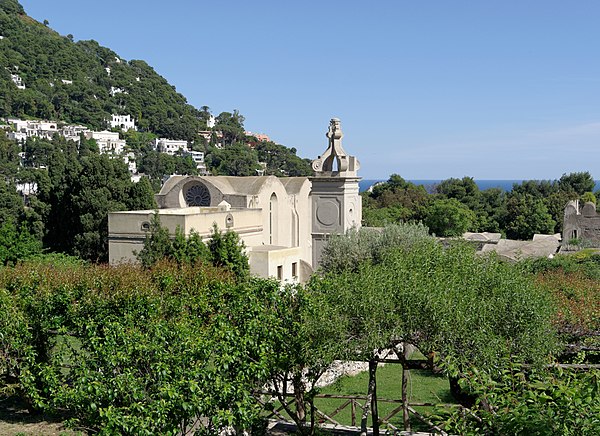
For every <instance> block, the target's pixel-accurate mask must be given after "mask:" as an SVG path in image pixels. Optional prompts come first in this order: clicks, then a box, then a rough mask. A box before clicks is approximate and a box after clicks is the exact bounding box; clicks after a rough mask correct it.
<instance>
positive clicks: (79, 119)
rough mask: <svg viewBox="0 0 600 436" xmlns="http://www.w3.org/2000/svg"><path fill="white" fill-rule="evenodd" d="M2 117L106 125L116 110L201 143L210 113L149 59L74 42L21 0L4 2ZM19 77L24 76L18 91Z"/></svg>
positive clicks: (0, 11)
mask: <svg viewBox="0 0 600 436" xmlns="http://www.w3.org/2000/svg"><path fill="white" fill-rule="evenodd" d="M0 36H1V37H2V38H1V39H0V65H1V66H2V68H0V116H2V117H7V116H14V117H33V118H41V119H57V120H61V121H65V122H67V123H77V124H85V125H89V126H90V127H92V128H95V129H100V128H103V127H105V120H106V119H110V115H111V114H130V115H133V116H134V117H135V119H136V123H137V125H138V128H139V129H141V130H146V131H151V132H153V133H155V134H157V135H159V136H164V137H168V138H172V139H187V140H193V139H194V138H195V136H196V134H197V132H198V130H204V128H205V127H206V117H207V116H208V112H207V111H199V110H198V109H196V108H194V107H193V106H192V105H190V104H188V103H187V101H186V99H185V97H184V96H183V95H181V94H179V93H178V92H176V90H175V88H174V87H173V86H171V85H170V84H169V83H168V82H167V81H166V80H165V79H164V78H163V77H161V76H160V75H159V74H157V73H156V72H155V71H154V69H153V68H152V67H151V66H149V65H148V64H147V63H146V62H144V61H141V60H131V61H126V60H124V59H121V58H120V57H119V55H118V54H117V53H115V52H113V51H112V50H110V49H108V48H106V47H102V46H100V45H99V44H98V43H97V42H96V41H93V40H92V41H78V42H74V41H73V36H72V35H67V36H61V35H59V34H58V33H57V32H55V31H54V30H52V29H51V28H50V27H49V26H48V23H47V22H44V23H40V22H38V21H36V20H34V19H33V18H31V17H29V16H27V15H26V13H25V11H24V9H23V7H22V6H21V5H20V4H19V3H18V1H17V0H0ZM11 75H17V76H19V77H20V78H21V79H22V81H23V84H24V85H25V89H18V88H17V86H16V85H15V83H14V82H13V80H12V77H11Z"/></svg>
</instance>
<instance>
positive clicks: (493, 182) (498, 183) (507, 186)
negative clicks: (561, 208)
mask: <svg viewBox="0 0 600 436" xmlns="http://www.w3.org/2000/svg"><path fill="white" fill-rule="evenodd" d="M387 180H388V179H363V180H361V181H359V182H358V186H359V192H364V191H366V190H368V189H369V188H370V187H371V186H373V185H374V184H376V183H379V182H386V181H387ZM443 180H447V179H407V182H411V183H414V184H415V185H421V186H424V187H425V189H426V190H427V192H429V193H431V192H432V191H433V189H434V188H435V186H436V185H438V184H439V183H440V182H442V181H443ZM526 180H538V179H505V180H502V179H489V180H487V179H475V180H474V181H475V184H476V185H477V187H478V188H479V189H480V190H481V191H485V190H486V189H491V188H500V189H502V190H503V191H505V192H509V191H511V190H512V188H513V185H514V184H515V183H517V184H521V183H523V182H524V181H526ZM544 180H545V179H544ZM595 182H596V186H595V187H594V192H595V191H598V190H600V180H595Z"/></svg>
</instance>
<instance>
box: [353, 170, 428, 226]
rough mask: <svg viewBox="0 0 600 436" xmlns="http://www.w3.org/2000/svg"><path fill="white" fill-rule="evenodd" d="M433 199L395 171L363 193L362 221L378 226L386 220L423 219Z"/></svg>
mask: <svg viewBox="0 0 600 436" xmlns="http://www.w3.org/2000/svg"><path fill="white" fill-rule="evenodd" d="M430 201H431V200H430V196H429V195H428V194H427V191H426V190H425V188H424V187H423V186H417V185H415V184H413V183H410V182H407V181H405V180H404V179H403V178H402V177H400V176H399V175H398V174H392V175H391V176H390V178H389V180H388V181H387V182H384V183H379V184H377V185H375V186H374V187H373V189H372V192H367V193H364V194H363V224H364V225H365V226H372V227H378V226H382V225H385V224H386V223H398V222H402V221H415V222H418V221H421V220H423V219H424V218H425V215H426V211H427V205H428V204H429V202H430Z"/></svg>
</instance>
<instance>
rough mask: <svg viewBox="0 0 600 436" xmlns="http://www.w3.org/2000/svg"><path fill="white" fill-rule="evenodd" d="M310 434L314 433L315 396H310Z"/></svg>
mask: <svg viewBox="0 0 600 436" xmlns="http://www.w3.org/2000/svg"><path fill="white" fill-rule="evenodd" d="M310 434H311V435H314V434H315V397H314V396H312V397H310Z"/></svg>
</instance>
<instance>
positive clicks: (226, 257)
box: [208, 224, 250, 278]
mask: <svg viewBox="0 0 600 436" xmlns="http://www.w3.org/2000/svg"><path fill="white" fill-rule="evenodd" d="M208 249H209V251H210V258H211V260H212V263H213V265H214V266H217V267H223V268H226V269H228V270H229V271H231V272H232V273H234V274H235V275H236V276H237V277H239V278H244V277H247V276H248V274H249V272H250V266H249V264H248V256H246V253H245V252H244V249H245V245H244V242H243V241H241V240H240V237H239V236H238V234H237V233H235V232H232V231H231V230H228V231H226V232H225V233H222V232H221V231H220V230H219V228H218V227H217V225H216V224H214V225H213V228H212V233H211V235H210V240H209V241H208Z"/></svg>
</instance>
